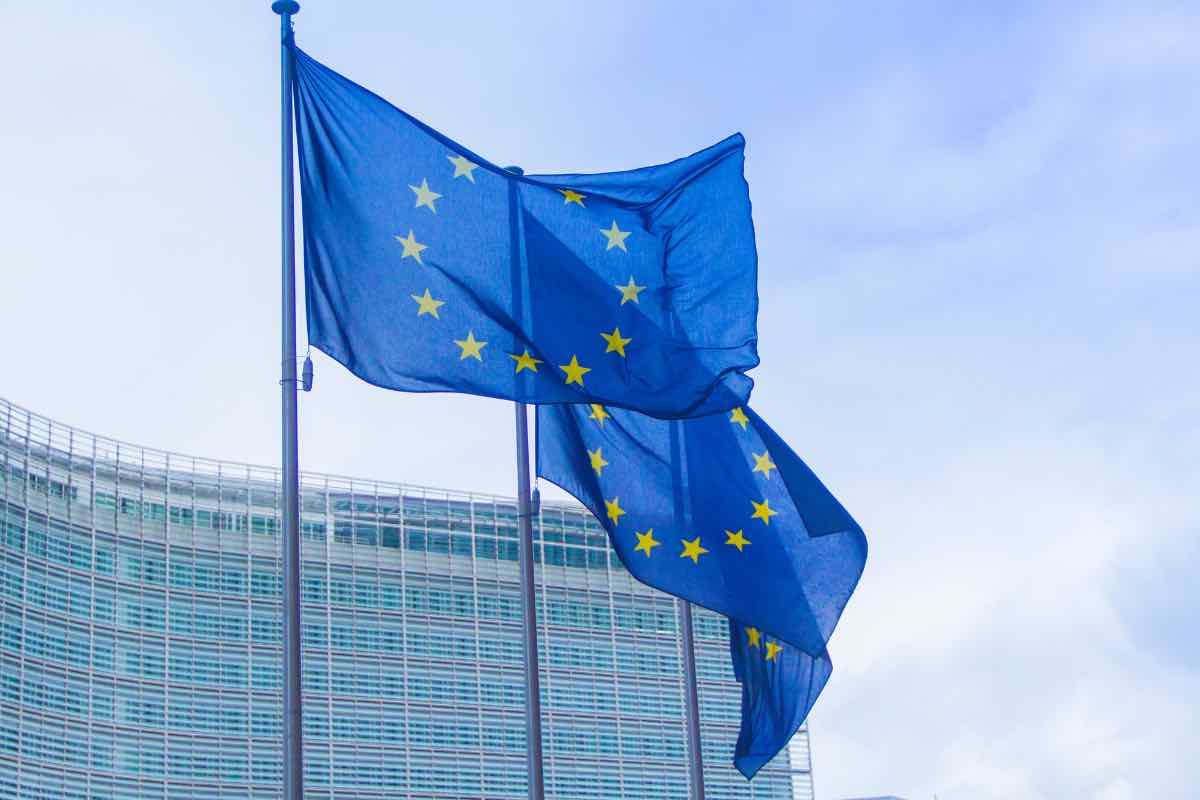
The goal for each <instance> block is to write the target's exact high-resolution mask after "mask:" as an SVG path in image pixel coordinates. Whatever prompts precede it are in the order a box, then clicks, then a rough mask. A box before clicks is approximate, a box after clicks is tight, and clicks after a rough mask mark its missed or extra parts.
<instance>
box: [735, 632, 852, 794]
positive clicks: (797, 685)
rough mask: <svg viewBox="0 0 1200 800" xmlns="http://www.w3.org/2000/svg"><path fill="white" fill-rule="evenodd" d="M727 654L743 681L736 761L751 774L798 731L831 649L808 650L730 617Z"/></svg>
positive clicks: (825, 676) (825, 673) (828, 668)
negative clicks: (811, 651) (780, 640)
mask: <svg viewBox="0 0 1200 800" xmlns="http://www.w3.org/2000/svg"><path fill="white" fill-rule="evenodd" d="M729 653H730V655H731V656H732V657H733V672H734V675H735V676H736V677H737V679H738V682H739V683H740V684H741V685H742V725H741V729H740V730H739V731H738V739H737V745H736V746H735V747H734V751H733V765H734V766H735V767H737V769H738V771H739V772H741V773H742V774H743V775H745V776H746V777H747V778H753V777H754V774H755V773H756V772H758V770H759V769H760V768H761V767H762V766H763V765H764V764H766V763H767V762H768V761H770V760H771V759H772V758H774V757H775V755H776V754H777V753H778V752H779V751H780V750H782V749H783V748H784V747H785V746H787V743H788V741H789V740H790V739H791V738H792V737H793V736H794V735H795V734H796V731H798V730H800V726H801V725H803V724H804V720H805V719H806V718H807V717H808V712H809V711H810V710H812V707H813V705H814V704H815V703H816V702H817V697H818V696H819V695H820V694H821V690H822V689H824V688H825V683H826V682H827V681H828V680H829V676H830V674H831V673H832V672H833V664H832V663H831V662H830V660H829V654H828V652H822V653H820V654H819V655H815V656H814V655H810V654H808V653H805V652H804V651H802V650H797V649H796V648H794V647H791V646H790V645H786V644H780V643H779V642H776V641H774V640H772V639H770V638H768V637H767V636H765V635H764V634H763V633H762V631H760V630H759V629H758V628H753V627H749V626H747V625H742V624H741V623H739V622H734V621H733V620H729Z"/></svg>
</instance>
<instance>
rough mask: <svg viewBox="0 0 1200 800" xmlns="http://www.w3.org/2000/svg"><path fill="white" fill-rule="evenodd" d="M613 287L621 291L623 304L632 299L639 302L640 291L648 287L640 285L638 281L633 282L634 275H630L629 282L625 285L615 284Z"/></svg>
mask: <svg viewBox="0 0 1200 800" xmlns="http://www.w3.org/2000/svg"><path fill="white" fill-rule="evenodd" d="M613 288H615V289H616V290H617V291H618V292H620V293H621V305H625V304H626V303H628V302H629V301H630V300H632V301H633V302H635V303H638V302H639V301H638V292H641V291H643V290H644V289H645V288H646V287H645V286H638V285H637V284H636V283H634V282H633V276H632V275H630V276H629V283H627V284H625V285H624V286H614V287H613Z"/></svg>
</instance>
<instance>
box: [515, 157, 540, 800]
mask: <svg viewBox="0 0 1200 800" xmlns="http://www.w3.org/2000/svg"><path fill="white" fill-rule="evenodd" d="M506 169H507V170H508V171H509V172H512V173H515V174H517V175H523V174H525V171H524V170H523V169H521V168H520V167H506ZM513 406H514V408H515V410H516V417H517V524H518V527H519V528H520V530H519V531H518V533H519V535H520V537H521V540H520V543H519V547H518V566H519V568H520V571H521V611H522V622H523V625H524V630H525V754H526V761H527V764H526V766H527V770H526V771H527V773H528V782H529V800H543V798H544V797H545V794H546V789H545V779H544V776H543V774H542V693H541V681H540V680H539V678H538V640H537V604H536V602H535V599H534V594H533V504H532V503H531V502H530V499H529V419H528V415H527V413H526V406H525V404H524V403H514V404H513Z"/></svg>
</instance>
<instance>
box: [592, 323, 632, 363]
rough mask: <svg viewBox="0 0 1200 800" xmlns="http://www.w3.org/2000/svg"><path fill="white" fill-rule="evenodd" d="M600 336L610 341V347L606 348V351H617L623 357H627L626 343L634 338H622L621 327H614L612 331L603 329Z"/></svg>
mask: <svg viewBox="0 0 1200 800" xmlns="http://www.w3.org/2000/svg"><path fill="white" fill-rule="evenodd" d="M600 336H602V337H603V338H604V341H606V342H608V347H606V348H604V352H606V353H616V354H618V355H619V356H621V358H624V357H625V345H627V344H629V343H630V342H632V341H633V339H622V338H621V329H620V328H613V332H612V333H605V332H604V331H601V332H600Z"/></svg>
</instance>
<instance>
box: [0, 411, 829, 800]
mask: <svg viewBox="0 0 1200 800" xmlns="http://www.w3.org/2000/svg"><path fill="white" fill-rule="evenodd" d="M278 486H279V476H278V474H277V472H276V471H275V470H274V469H272V468H265V467H255V466H249V465H245V464H235V463H229V462H224V461H213V460H209V459H205V458H197V457H192V456H182V455H177V454H174V453H168V452H164V451H161V450H151V449H148V448H145V447H139V446H136V445H129V444H125V443H122V442H117V441H114V440H112V439H107V438H104V437H102V436H98V435H95V434H92V433H88V432H85V431H80V430H77V429H74V428H71V427H69V426H67V425H62V424H59V423H57V422H54V421H51V420H49V419H46V418H45V417H42V416H39V415H38V414H35V413H31V412H30V411H27V410H25V409H22V408H20V407H18V406H15V405H11V404H9V403H7V402H4V401H0V598H2V601H3V617H2V619H0V626H2V628H0V703H2V708H0V797H3V798H9V797H18V798H54V799H55V800H58V799H59V798H113V800H116V799H117V798H180V799H182V798H197V799H200V798H204V799H212V800H216V798H228V799H232V798H277V797H279V795H280V791H281V790H280V773H281V748H282V743H281V731H280V711H281V684H282V681H281V672H280V630H281V622H280V620H281V616H280V597H281V580H280V576H281V569H280V568H281V564H280V535H279V531H280V522H279V516H278V512H277V506H278V503H279V494H278V492H279V489H278ZM301 501H302V511H301V515H302V519H301V527H302V534H303V602H304V611H303V613H304V617H303V657H304V671H303V680H304V756H305V776H306V778H305V784H306V789H307V796H308V797H313V798H339V799H341V798H410V799H412V800H416V799H417V798H421V799H422V800H434V799H435V798H436V800H452V799H453V800H457V799H463V800H465V799H466V798H497V799H500V798H512V799H513V800H518V799H519V798H523V797H525V796H526V785H525V727H524V717H523V713H524V711H523V709H524V701H523V681H522V637H521V618H520V609H521V603H520V595H519V593H518V587H517V562H516V559H517V524H516V509H515V504H514V502H513V501H512V500H511V499H510V498H504V497H493V496H487V495H479V494H470V493H467V492H464V491H460V490H441V489H436V490H435V489H429V488H424V487H418V486H409V485H401V484H395V483H382V482H377V481H373V480H372V481H368V480H357V479H350V478H343V477H338V476H333V475H322V474H318V473H306V474H304V475H303V477H302V481H301ZM534 547H535V550H536V555H537V561H538V564H537V567H536V592H537V595H536V596H537V605H538V615H539V616H538V630H539V636H540V645H541V651H540V652H541V682H542V692H543V736H544V742H545V759H546V760H545V766H546V792H547V796H548V797H553V798H556V799H557V800H575V799H576V798H580V799H586V798H603V800H612V799H613V798H636V799H637V800H653V799H654V798H678V799H679V800H684V798H686V797H687V794H688V785H687V781H688V777H687V766H686V763H685V749H686V733H685V729H684V711H683V691H684V687H683V682H682V678H681V657H680V649H679V648H680V637H679V632H678V630H677V626H676V611H675V605H674V601H673V600H672V599H671V598H669V597H668V596H666V595H663V594H661V593H659V592H657V591H654V590H652V589H649V588H647V587H645V586H643V585H641V584H639V583H637V582H636V581H634V580H633V579H632V578H631V577H630V576H629V574H628V573H627V572H626V571H625V570H624V569H623V568H622V567H621V565H620V562H619V561H617V560H616V558H615V556H614V555H613V554H612V552H611V550H610V548H609V545H608V542H607V540H606V537H605V535H604V533H603V531H602V530H601V529H600V527H599V525H598V524H597V523H596V522H595V520H594V519H592V517H591V516H590V514H588V512H586V511H584V510H583V509H582V508H581V507H577V506H569V505H558V504H544V505H543V506H542V507H541V509H540V512H539V517H538V519H536V520H535V524H534ZM696 635H697V664H698V666H697V668H698V673H699V678H700V707H701V720H702V730H703V747H704V756H705V768H706V781H705V783H706V789H707V794H708V797H709V798H713V799H714V800H717V799H719V798H811V797H812V776H811V764H810V759H809V755H808V735H807V732H805V731H802V732H801V733H800V734H798V735H797V737H796V738H795V739H794V740H793V744H792V747H791V749H790V752H787V751H785V752H784V753H782V754H781V755H780V756H779V757H777V758H776V759H775V761H774V762H773V763H772V764H770V765H768V766H767V767H766V768H764V769H763V770H762V772H760V773H759V775H758V777H757V778H756V779H755V780H754V781H753V783H748V782H747V781H745V779H743V778H742V777H741V776H740V775H739V774H737V773H736V772H735V771H734V769H733V768H732V766H731V763H730V761H731V753H732V749H733V744H734V742H735V740H736V738H737V727H738V719H739V704H740V697H741V694H740V687H739V686H738V684H737V683H736V682H735V681H734V678H733V674H732V670H731V667H730V663H729V654H728V643H727V635H728V634H727V629H726V626H725V622H724V620H723V619H722V618H720V617H718V616H717V615H715V614H711V613H709V612H705V611H701V610H699V609H697V611H696Z"/></svg>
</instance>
